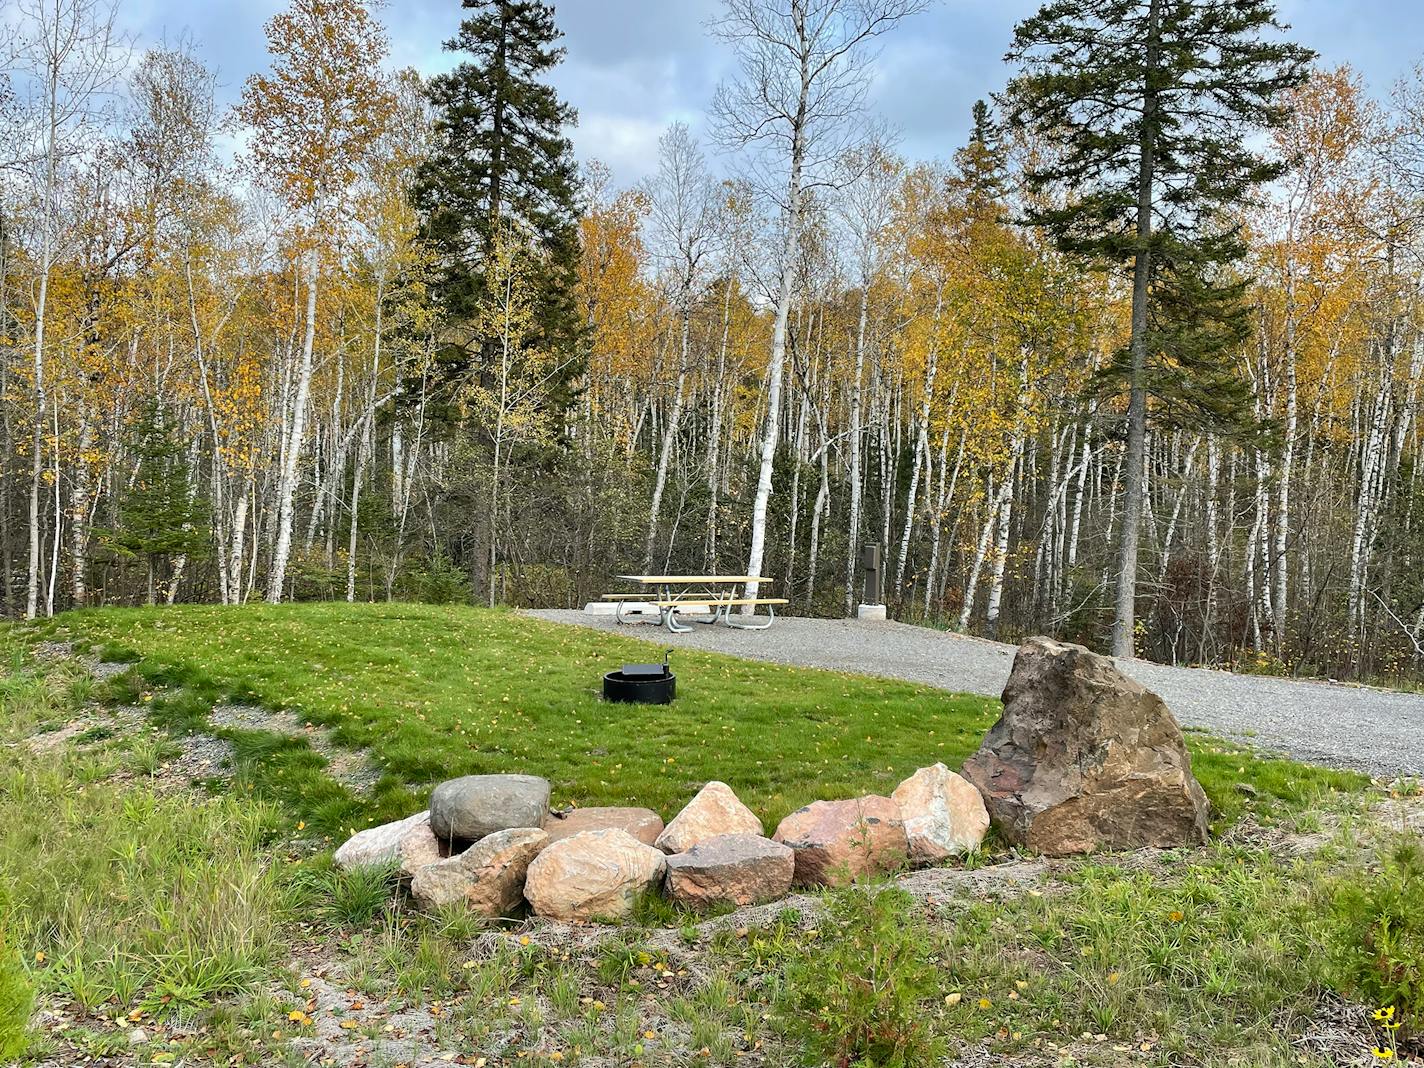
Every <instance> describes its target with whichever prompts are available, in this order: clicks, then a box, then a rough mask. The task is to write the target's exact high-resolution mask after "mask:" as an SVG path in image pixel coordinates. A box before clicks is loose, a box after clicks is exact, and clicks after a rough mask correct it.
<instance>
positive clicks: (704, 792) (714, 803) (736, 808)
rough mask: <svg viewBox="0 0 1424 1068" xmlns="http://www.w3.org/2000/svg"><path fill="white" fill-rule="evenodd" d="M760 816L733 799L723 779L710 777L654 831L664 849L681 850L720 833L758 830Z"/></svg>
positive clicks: (758, 832)
mask: <svg viewBox="0 0 1424 1068" xmlns="http://www.w3.org/2000/svg"><path fill="white" fill-rule="evenodd" d="M761 833H762V826H761V820H759V819H757V818H756V814H755V813H753V812H752V810H751V809H749V808H747V806H746V805H744V804H742V803H741V801H739V800H738V799H737V795H736V794H734V793H733V792H732V788H731V787H730V786H728V785H727V784H726V783H724V782H717V781H715V780H714V781H712V782H709V783H708V784H707V785H706V786H704V787H703V788H702V789H701V790H699V791H697V796H696V797H694V798H693V799H692V800H691V801H689V802H688V803H687V805H686V807H685V808H683V810H682V811H681V812H679V813H678V814H677V815H676V816H674V817H673V820H672V822H671V823H669V824H668V825H667V829H666V830H664V831H663V833H662V834H660V835H658V840H657V847H658V848H659V849H661V850H662V851H663V852H664V853H685V852H686V851H687V850H689V849H691V848H692V847H693V846H695V845H696V844H697V843H698V842H701V841H704V840H705V839H708V838H716V837H717V836H718V835H721V834H757V835H759V834H761Z"/></svg>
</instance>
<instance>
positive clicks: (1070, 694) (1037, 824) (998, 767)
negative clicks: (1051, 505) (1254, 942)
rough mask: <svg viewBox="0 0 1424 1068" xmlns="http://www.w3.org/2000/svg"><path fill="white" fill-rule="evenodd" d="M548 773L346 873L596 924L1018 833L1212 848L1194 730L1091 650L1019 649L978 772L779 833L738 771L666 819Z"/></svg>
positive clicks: (833, 879) (373, 853) (425, 825)
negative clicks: (650, 903)
mask: <svg viewBox="0 0 1424 1068" xmlns="http://www.w3.org/2000/svg"><path fill="white" fill-rule="evenodd" d="M549 796H550V790H549V783H548V782H547V781H546V780H544V779H542V778H538V777H536V776H532V775H468V776H465V777H463V778H459V779H452V780H450V781H448V782H443V783H441V784H440V785H439V786H437V787H436V788H435V790H434V792H433V793H432V795H431V798H430V808H429V809H428V810H427V811H425V812H421V813H419V814H417V815H414V816H411V817H409V818H408V819H404V820H400V821H398V822H396V823H390V824H386V825H384V826H380V827H373V828H371V829H369V830H365V831H361V832H359V833H358V834H356V835H355V836H353V837H352V838H351V839H350V840H349V841H347V842H346V843H345V844H344V845H342V846H341V848H340V849H338V850H337V852H336V858H335V860H336V863H337V864H338V865H339V866H341V867H343V868H348V869H349V868H354V867H360V866H364V865H386V864H394V865H397V866H398V867H399V871H400V875H401V878H402V880H403V882H404V883H405V884H406V885H407V886H408V887H409V892H410V894H411V896H412V897H413V898H414V899H415V901H416V903H417V904H418V905H419V906H421V907H422V908H430V909H433V908H439V907H443V906H450V905H455V904H463V905H465V906H466V907H468V908H470V909H471V910H473V911H475V912H478V913H480V914H483V915H488V916H503V915H509V914H511V913H513V912H516V911H518V910H520V909H521V908H523V907H524V905H525V903H527V904H528V906H529V907H530V908H531V909H532V910H533V912H534V913H535V914H536V915H539V916H547V917H550V918H553V919H557V920H564V921H569V922H587V921H590V920H594V919H601V918H610V919H611V918H616V917H620V916H624V915H626V914H627V913H628V912H629V910H630V909H631V908H632V907H633V904H634V902H635V901H636V900H637V899H638V898H639V897H640V896H641V895H643V894H646V893H650V892H655V891H659V890H661V891H662V892H663V893H665V894H666V895H667V896H668V897H669V898H670V899H671V900H672V901H673V902H675V903H676V904H679V905H682V906H686V907H690V908H696V909H709V908H714V907H724V906H742V905H753V904H762V903H765V902H768V901H774V900H776V899H778V898H780V897H783V896H785V895H786V894H787V893H789V892H790V890H791V889H792V887H818V886H835V885H841V884H844V883H846V882H849V881H852V880H855V879H859V878H862V877H865V876H870V875H876V874H881V873H886V872H891V871H895V870H899V869H902V868H905V867H908V866H918V865H927V864H934V863H938V862H941V861H944V860H946V859H948V858H951V857H955V856H958V855H960V854H963V853H965V852H967V851H970V850H974V849H977V848H978V847H979V845H980V843H981V842H982V841H983V839H984V835H985V832H986V831H987V830H988V828H989V826H990V821H991V818H992V820H993V823H994V825H995V826H996V827H997V828H998V831H999V833H1000V834H1001V835H1002V836H1003V837H1004V838H1005V840H1007V841H1008V842H1010V843H1013V844H1018V845H1023V846H1026V847H1028V848H1030V849H1033V850H1035V851H1037V852H1041V853H1047V854H1065V853H1081V852H1089V851H1093V850H1096V849H1103V848H1131V847H1137V846H1159V847H1160V846H1168V845H1178V844H1184V843H1195V842H1201V841H1205V838H1206V833H1207V822H1206V821H1207V802H1206V798H1205V795H1204V794H1203V793H1202V790H1201V787H1200V786H1199V785H1198V784H1197V782H1196V780H1195V779H1194V778H1193V777H1192V774H1191V763H1190V758H1189V757H1188V755H1187V752H1186V748H1185V745H1184V743H1183V739H1182V734H1181V730H1180V728H1179V727H1178V726H1177V724H1176V721H1175V720H1174V719H1173V718H1172V715H1171V713H1170V712H1169V711H1168V710H1167V708H1166V706H1165V705H1164V704H1163V703H1162V701H1161V699H1160V698H1158V697H1157V696H1156V695H1155V694H1152V693H1150V692H1149V691H1147V690H1145V689H1144V688H1143V687H1141V686H1140V685H1138V684H1137V683H1135V682H1133V681H1132V680H1130V679H1128V678H1126V677H1125V676H1123V675H1122V674H1121V673H1120V672H1119V671H1118V670H1117V668H1116V666H1115V665H1114V664H1113V663H1112V661H1111V660H1109V659H1107V658H1106V657H1102V656H1097V655H1096V654H1094V653H1091V652H1089V651H1088V650H1087V649H1084V648H1082V647H1081V646H1074V645H1065V644H1061V643H1058V642H1053V641H1050V640H1049V639H1046V638H1034V639H1030V640H1029V641H1028V642H1026V643H1025V644H1024V645H1023V646H1022V647H1021V648H1020V650H1019V653H1018V656H1017V657H1016V659H1015V662H1014V669H1013V673H1012V676H1011V677H1010V679H1009V683H1008V686H1007V687H1006V689H1005V690H1004V713H1003V716H1002V717H1001V718H1000V719H999V721H998V723H996V724H995V725H994V727H993V729H992V730H990V732H989V734H988V736H987V737H986V738H985V740H984V743H983V745H982V746H981V747H980V749H979V751H978V752H977V753H976V754H975V755H974V756H973V757H971V758H970V760H969V761H968V762H967V763H966V764H965V768H964V775H963V776H960V775H958V774H956V773H954V772H953V771H950V770H949V769H948V768H946V767H945V766H944V765H943V764H933V765H931V766H929V767H925V768H921V769H919V770H918V771H916V772H915V773H914V774H913V775H911V776H910V777H909V778H907V779H906V780H905V781H904V782H902V783H900V785H899V786H897V787H896V788H895V790H894V792H893V793H891V795H890V796H889V797H884V796H880V795H869V796H865V797H858V798H853V799H848V800H839V801H816V802H813V803H812V804H810V805H807V806H806V807H804V808H801V809H798V810H797V811H795V812H793V813H791V814H790V815H789V816H787V817H786V818H785V819H783V820H782V821H781V822H780V824H778V825H777V827H776V829H775V830H774V831H773V833H772V834H771V836H770V837H767V836H766V834H765V828H764V827H763V826H762V823H761V821H760V820H759V819H758V818H757V816H756V815H755V813H753V812H752V811H751V810H750V809H748V808H747V807H746V805H744V804H742V802H741V801H740V800H739V799H738V798H737V796H736V794H735V793H733V791H732V789H731V787H729V786H728V785H727V784H726V783H723V782H716V781H714V782H709V783H707V784H706V785H705V786H704V787H703V788H702V789H701V790H700V791H699V792H698V793H697V795H696V796H695V797H694V798H693V799H692V800H691V801H690V802H688V804H687V805H686V807H684V808H683V809H682V811H681V812H679V813H678V814H677V815H676V816H675V817H674V818H673V819H672V821H671V822H669V823H668V824H667V825H666V826H664V824H663V821H662V819H661V818H660V817H659V816H658V814H657V813H656V812H653V811H652V810H650V809H646V808H584V809H571V810H568V811H563V812H557V811H550V808H549Z"/></svg>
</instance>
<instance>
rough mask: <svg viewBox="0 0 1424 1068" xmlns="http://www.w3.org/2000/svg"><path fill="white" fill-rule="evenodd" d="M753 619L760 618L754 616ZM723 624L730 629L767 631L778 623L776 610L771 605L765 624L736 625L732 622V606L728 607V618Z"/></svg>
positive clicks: (768, 608)
mask: <svg viewBox="0 0 1424 1068" xmlns="http://www.w3.org/2000/svg"><path fill="white" fill-rule="evenodd" d="M752 618H753V619H756V618H758V617H756V616H753V617H752ZM723 622H725V623H726V624H727V626H729V627H735V628H736V629H737V630H766V629H767V628H768V627H769V626H771V625H772V624H773V623H775V622H776V609H775V608H773V607H772V606H771V605H767V606H766V622H764V623H734V622H732V612H731V606H730V605H728V606H727V612H726V617H725V619H724V620H723Z"/></svg>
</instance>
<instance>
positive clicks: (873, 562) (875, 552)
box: [860, 545, 883, 604]
mask: <svg viewBox="0 0 1424 1068" xmlns="http://www.w3.org/2000/svg"><path fill="white" fill-rule="evenodd" d="M860 569H861V571H863V572H864V573H865V601H864V603H865V604H881V603H883V602H882V594H881V590H882V589H883V582H882V575H881V571H880V546H879V545H863V546H861V549H860Z"/></svg>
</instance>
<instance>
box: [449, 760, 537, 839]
mask: <svg viewBox="0 0 1424 1068" xmlns="http://www.w3.org/2000/svg"><path fill="white" fill-rule="evenodd" d="M548 815H549V780H548V779H541V778H539V777H538V776H537V775H465V776H463V777H461V778H458V779H449V780H447V781H446V782H442V783H441V784H440V785H439V786H437V787H436V788H435V790H434V792H433V793H431V795H430V829H431V830H432V831H434V832H435V837H436V838H438V839H440V840H441V841H442V842H449V841H451V840H453V839H461V840H464V841H467V842H478V841H479V840H480V839H481V838H483V837H485V836H486V835H489V834H494V833H495V832H496V831H508V830H512V829H513V828H515V827H543V826H544V820H545V819H546V818H547V817H548Z"/></svg>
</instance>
